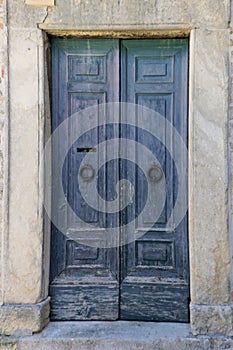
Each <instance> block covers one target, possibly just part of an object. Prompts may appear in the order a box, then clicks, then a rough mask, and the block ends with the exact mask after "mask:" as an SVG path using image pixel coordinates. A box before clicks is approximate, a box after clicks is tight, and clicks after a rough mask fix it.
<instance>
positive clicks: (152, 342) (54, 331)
mask: <svg viewBox="0 0 233 350" xmlns="http://www.w3.org/2000/svg"><path fill="white" fill-rule="evenodd" d="M223 343H224V344H225V345H226V347H222V344H223ZM213 346H216V349H233V340H229V339H219V338H216V339H210V338H208V337H198V338H197V337H194V336H192V335H191V334H190V327H189V325H188V324H177V323H155V322H128V321H115V322H99V321H92V322H51V323H50V324H49V325H48V326H47V327H46V328H45V329H44V331H43V332H41V333H40V334H35V335H33V336H28V337H23V338H20V339H19V341H18V349H19V350H97V349H101V350H105V349H106V350H116V349H117V350H121V349H122V350H136V349H137V350H151V349H159V350H192V349H201V350H209V349H215V347H213ZM218 346H221V347H218ZM230 346H232V347H230Z"/></svg>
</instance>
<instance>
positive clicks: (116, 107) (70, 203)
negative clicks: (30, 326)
mask: <svg viewBox="0 0 233 350" xmlns="http://www.w3.org/2000/svg"><path fill="white" fill-rule="evenodd" d="M187 75H188V41H187V40H186V39H166V40H165V39H161V40H157V39H143V40H139V39H138V40H118V39H113V40H111V39H53V40H52V96H53V103H52V130H53V134H56V135H57V137H56V138H55V141H53V152H52V162H53V167H52V169H53V170H52V171H53V186H52V187H53V189H52V220H51V221H52V236H51V268H50V296H51V318H52V319H54V320H116V319H128V320H151V321H153V320H154V321H177V322H187V321H188V303H189V263H188V223H187V87H188V83H187ZM64 125H65V126H64ZM58 163H59V164H60V163H62V166H61V169H62V170H61V171H60V172H59V171H58V170H57V169H58V168H59V166H58ZM59 178H62V179H61V183H62V190H61V189H59V186H57V183H58V182H59V181H60V180H59ZM113 209H114V210H113Z"/></svg>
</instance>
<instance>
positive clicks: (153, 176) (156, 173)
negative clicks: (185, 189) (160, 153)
mask: <svg viewBox="0 0 233 350" xmlns="http://www.w3.org/2000/svg"><path fill="white" fill-rule="evenodd" d="M147 175H148V177H149V180H150V181H151V182H159V181H160V180H161V179H162V177H163V171H162V169H161V168H160V167H159V166H158V165H152V167H151V168H150V169H149V170H148V173H147Z"/></svg>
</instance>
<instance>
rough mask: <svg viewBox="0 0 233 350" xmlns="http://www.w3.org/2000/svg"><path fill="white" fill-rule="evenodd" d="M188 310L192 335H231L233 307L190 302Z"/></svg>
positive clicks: (232, 329) (232, 333)
mask: <svg viewBox="0 0 233 350" xmlns="http://www.w3.org/2000/svg"><path fill="white" fill-rule="evenodd" d="M190 311H191V331H192V333H193V335H211V336H218V335H228V336H233V309H232V307H231V306H217V305H216V306H206V305H194V304H191V308H190Z"/></svg>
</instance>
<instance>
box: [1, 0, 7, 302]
mask: <svg viewBox="0 0 233 350" xmlns="http://www.w3.org/2000/svg"><path fill="white" fill-rule="evenodd" d="M7 74H8V72H7V27H6V0H0V237H1V240H0V251H1V254H2V245H3V244H4V241H5V239H4V230H3V221H4V218H5V215H6V210H5V211H4V208H6V205H5V203H4V202H5V200H6V198H5V196H4V197H3V188H4V173H6V172H5V171H4V165H5V166H6V162H5V160H6V157H5V159H4V157H3V155H4V154H6V153H7V149H6V145H7V140H6V138H5V135H4V132H5V128H4V127H5V126H7V106H8V104H7ZM5 185H6V182H5ZM5 193H6V192H5V191H4V194H5ZM0 264H1V270H0V302H1V303H2V258H1V262H0Z"/></svg>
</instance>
